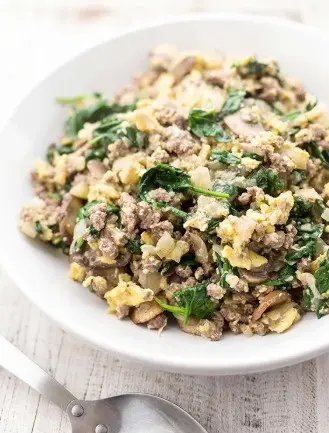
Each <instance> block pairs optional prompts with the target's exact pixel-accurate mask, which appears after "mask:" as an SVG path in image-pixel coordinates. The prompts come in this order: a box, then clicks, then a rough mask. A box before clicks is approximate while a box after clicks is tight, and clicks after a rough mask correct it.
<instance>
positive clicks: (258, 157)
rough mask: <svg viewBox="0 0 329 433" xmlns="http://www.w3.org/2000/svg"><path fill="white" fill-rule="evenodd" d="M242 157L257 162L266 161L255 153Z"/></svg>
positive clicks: (244, 153) (245, 153) (248, 153)
mask: <svg viewBox="0 0 329 433" xmlns="http://www.w3.org/2000/svg"><path fill="white" fill-rule="evenodd" d="M242 157H243V158H252V159H256V161H263V159H264V158H263V157H262V156H260V155H257V153H254V152H243V155H242Z"/></svg>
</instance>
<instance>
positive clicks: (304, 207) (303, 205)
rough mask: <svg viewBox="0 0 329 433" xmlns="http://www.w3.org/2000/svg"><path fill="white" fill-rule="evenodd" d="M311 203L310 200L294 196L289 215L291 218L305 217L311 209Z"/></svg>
mask: <svg viewBox="0 0 329 433" xmlns="http://www.w3.org/2000/svg"><path fill="white" fill-rule="evenodd" d="M312 207H313V204H312V203H311V202H310V201H306V200H303V199H302V198H301V197H298V196H294V207H293V208H292V210H291V213H290V215H291V216H292V217H293V218H304V217H307V216H308V215H309V214H310V213H311V211H312Z"/></svg>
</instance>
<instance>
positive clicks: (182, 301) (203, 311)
mask: <svg viewBox="0 0 329 433" xmlns="http://www.w3.org/2000/svg"><path fill="white" fill-rule="evenodd" d="M208 284H209V282H203V283H200V284H197V285H195V286H191V287H189V286H187V287H184V288H183V289H181V290H178V291H177V292H175V293H174V297H175V299H176V302H177V304H178V305H177V306H173V305H168V304H166V303H165V302H163V301H161V300H159V299H157V298H156V301H157V302H158V304H159V305H160V306H161V307H162V308H164V309H166V310H168V311H170V312H172V313H174V314H177V315H179V316H183V317H184V321H185V323H187V321H188V319H189V317H190V316H191V315H192V316H194V317H196V318H197V319H203V318H204V317H207V316H208V315H209V314H211V313H213V312H214V311H215V310H216V308H217V306H216V305H215V304H214V303H213V302H212V300H211V299H210V297H209V296H208V295H207V286H208Z"/></svg>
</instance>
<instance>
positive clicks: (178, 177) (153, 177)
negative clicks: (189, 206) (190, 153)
mask: <svg viewBox="0 0 329 433" xmlns="http://www.w3.org/2000/svg"><path fill="white" fill-rule="evenodd" d="M156 188H164V189H165V190H166V191H175V192H179V191H186V190H190V191H193V192H196V193H197V194H202V195H207V196H211V197H216V198H227V197H229V195H228V194H225V193H221V192H217V191H212V190H209V189H203V188H198V187H196V186H193V185H192V183H191V178H190V176H189V175H188V174H187V173H185V172H184V171H183V170H180V169H178V168H175V167H172V166H170V165H166V164H158V165H155V166H154V167H152V168H150V169H149V170H147V171H146V172H145V173H144V174H143V176H142V177H141V178H140V181H139V185H138V195H139V198H140V199H141V200H144V201H146V202H148V203H152V199H150V198H149V197H148V193H149V192H150V191H152V190H154V189H156Z"/></svg>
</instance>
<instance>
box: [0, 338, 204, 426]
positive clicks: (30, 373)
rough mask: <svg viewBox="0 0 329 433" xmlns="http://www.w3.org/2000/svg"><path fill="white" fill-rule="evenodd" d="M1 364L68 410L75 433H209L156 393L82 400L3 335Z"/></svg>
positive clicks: (0, 343) (189, 416)
mask: <svg viewBox="0 0 329 433" xmlns="http://www.w3.org/2000/svg"><path fill="white" fill-rule="evenodd" d="M0 366H2V367H4V368H5V369H6V370H8V371H9V372H11V373H12V374H14V375H15V376H16V377H18V378H19V379H21V380H23V381H24V382H25V383H27V384H28V385H29V386H31V387H32V388H34V389H35V390H36V391H38V392H40V394H41V395H43V396H44V397H47V398H48V399H49V400H50V401H52V402H53V403H55V404H56V405H57V406H59V407H60V408H61V409H62V410H63V411H66V413H67V414H68V416H69V418H70V421H71V426H72V433H207V432H206V430H205V429H204V428H202V427H201V425H200V424H199V423H198V422H197V421H196V420H195V419H194V418H192V417H191V415H189V414H188V413H187V412H185V411H184V410H183V409H181V408H180V407H178V406H176V405H175V404H174V403H171V402H169V401H167V400H164V399H163V398H160V397H155V396H153V395H148V394H138V393H136V394H123V395H118V396H115V397H110V398H106V399H104V400H95V401H84V400H78V399H76V398H75V397H74V396H73V395H72V394H71V393H70V392H69V391H67V390H66V389H65V388H64V387H63V386H62V385H60V384H59V383H58V382H57V381H56V380H55V379H54V378H53V377H51V376H50V375H49V374H48V373H46V372H45V371H44V370H42V369H41V368H40V367H39V366H38V365H37V364H35V363H34V362H33V361H32V360H31V359H29V358H28V357H27V356H25V355H24V354H23V353H22V352H20V351H19V350H18V349H17V348H16V347H15V346H13V345H12V344H11V343H9V342H8V341H7V340H6V339H5V338H3V337H2V336H0Z"/></svg>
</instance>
